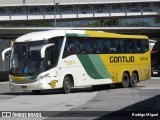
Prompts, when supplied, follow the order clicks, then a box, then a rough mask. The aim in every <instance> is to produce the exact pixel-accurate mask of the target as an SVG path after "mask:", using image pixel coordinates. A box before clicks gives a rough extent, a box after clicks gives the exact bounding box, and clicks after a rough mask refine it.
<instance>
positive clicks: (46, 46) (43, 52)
mask: <svg viewBox="0 0 160 120" xmlns="http://www.w3.org/2000/svg"><path fill="white" fill-rule="evenodd" d="M54 45H55V44H54V43H52V44H47V45H45V46H43V47H42V48H41V58H44V57H45V51H46V49H47V48H49V47H51V46H54Z"/></svg>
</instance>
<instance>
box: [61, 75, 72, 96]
mask: <svg viewBox="0 0 160 120" xmlns="http://www.w3.org/2000/svg"><path fill="white" fill-rule="evenodd" d="M71 86H72V83H71V79H70V77H68V76H66V77H65V78H64V80H63V88H62V91H63V93H65V94H68V93H70V91H71Z"/></svg>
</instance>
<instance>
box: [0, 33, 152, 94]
mask: <svg viewBox="0 0 160 120" xmlns="http://www.w3.org/2000/svg"><path fill="white" fill-rule="evenodd" d="M9 50H11V57H10V70H9V71H10V75H9V78H10V81H9V85H10V89H11V90H14V91H19V90H25V91H26V90H32V92H33V93H34V94H38V93H40V91H41V90H44V89H58V88H61V89H62V90H63V92H64V93H69V92H70V90H71V87H74V86H88V85H91V86H93V88H97V86H99V85H106V84H120V85H121V86H122V87H124V88H126V87H129V86H130V87H135V86H136V85H137V82H140V81H141V80H148V79H150V76H151V75H150V74H151V63H150V51H149V41H148V37H146V36H140V35H123V34H114V33H108V32H101V31H87V30H49V31H42V32H33V33H29V34H26V35H23V36H21V37H19V38H17V39H16V40H15V42H14V44H13V46H12V47H11V48H8V49H6V50H4V51H3V52H2V58H3V59H4V60H5V53H6V52H7V51H9Z"/></svg>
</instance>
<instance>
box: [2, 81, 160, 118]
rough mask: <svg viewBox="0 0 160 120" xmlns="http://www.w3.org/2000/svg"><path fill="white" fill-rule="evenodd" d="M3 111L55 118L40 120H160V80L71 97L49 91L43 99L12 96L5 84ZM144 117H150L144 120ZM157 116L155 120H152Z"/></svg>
mask: <svg viewBox="0 0 160 120" xmlns="http://www.w3.org/2000/svg"><path fill="white" fill-rule="evenodd" d="M0 111H43V113H44V114H47V115H48V116H51V117H48V116H47V115H46V116H45V117H43V118H37V119H38V120H42V119H45V120H52V119H53V120H56V119H57V120H61V119H65V120H68V119H70V120H72V119H76V120H81V119H83V120H93V119H94V120H101V119H106V118H107V119H110V120H113V119H118V120H121V119H123V120H124V119H126V120H128V119H133V120H135V119H136V120H137V119H147V120H150V119H151V120H152V119H155V120H159V119H160V79H154V78H152V79H151V80H148V81H143V82H140V83H139V84H138V85H137V87H135V88H116V87H115V86H111V87H110V88H107V89H103V90H99V91H94V90H93V89H92V88H91V87H86V88H74V89H73V90H72V92H71V93H70V94H62V93H61V92H60V91H59V90H47V91H43V93H42V94H41V95H32V93H31V92H11V91H10V90H9V87H8V82H1V83H0ZM46 111H49V112H46ZM53 111H54V112H53ZM56 111H60V112H56ZM64 111H67V112H64ZM137 112H138V113H139V114H138V113H137ZM158 112H159V113H158ZM143 114H145V116H147V115H148V116H147V117H142V116H144V115H143ZM153 115H154V116H155V117H151V116H153ZM156 115H158V117H157V116H156ZM53 116H54V117H53ZM131 116H134V117H131ZM3 119H4V118H3ZM5 119H6V118H5ZM8 119H9V118H8ZM17 119H22V118H17V117H15V118H12V120H17ZM30 119H33V118H30Z"/></svg>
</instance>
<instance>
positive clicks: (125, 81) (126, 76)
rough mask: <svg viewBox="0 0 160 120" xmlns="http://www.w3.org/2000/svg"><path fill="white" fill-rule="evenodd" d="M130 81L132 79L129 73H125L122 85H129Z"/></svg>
mask: <svg viewBox="0 0 160 120" xmlns="http://www.w3.org/2000/svg"><path fill="white" fill-rule="evenodd" d="M129 81H130V78H129V75H128V74H127V73H123V76H122V83H121V85H122V87H123V88H127V87H129Z"/></svg>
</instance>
